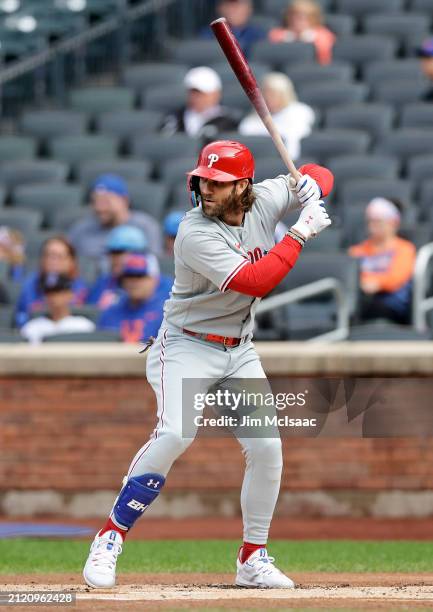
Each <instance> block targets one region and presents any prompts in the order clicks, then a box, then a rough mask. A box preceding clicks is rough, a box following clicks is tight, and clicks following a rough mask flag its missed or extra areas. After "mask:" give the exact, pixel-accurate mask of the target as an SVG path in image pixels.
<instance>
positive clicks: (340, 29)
mask: <svg viewBox="0 0 433 612" xmlns="http://www.w3.org/2000/svg"><path fill="white" fill-rule="evenodd" d="M325 26H326V27H327V28H329V29H330V30H331V32H334V34H335V35H336V36H337V37H341V36H350V35H352V34H353V33H354V31H355V28H356V21H355V19H354V18H353V16H352V15H337V14H332V13H328V14H327V15H325Z"/></svg>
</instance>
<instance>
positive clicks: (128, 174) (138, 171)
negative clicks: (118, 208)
mask: <svg viewBox="0 0 433 612" xmlns="http://www.w3.org/2000/svg"><path fill="white" fill-rule="evenodd" d="M151 170H152V164H151V163H150V162H148V161H146V160H145V159H131V158H128V159H113V160H110V159H108V160H102V161H100V160H97V161H86V162H83V163H82V164H79V165H78V167H77V180H78V181H79V182H80V183H81V184H82V186H83V187H84V188H85V189H88V188H89V187H90V186H91V185H92V183H93V182H94V181H95V180H96V179H97V178H98V176H100V175H101V174H118V175H119V176H121V177H122V178H124V179H125V180H126V181H145V180H147V179H148V178H149V177H150V174H151Z"/></svg>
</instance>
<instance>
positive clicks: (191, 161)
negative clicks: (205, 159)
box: [159, 155, 197, 190]
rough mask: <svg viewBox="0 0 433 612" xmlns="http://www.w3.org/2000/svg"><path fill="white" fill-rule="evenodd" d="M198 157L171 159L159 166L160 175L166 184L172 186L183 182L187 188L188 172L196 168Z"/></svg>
mask: <svg viewBox="0 0 433 612" xmlns="http://www.w3.org/2000/svg"><path fill="white" fill-rule="evenodd" d="M196 164H197V157H196V156H194V155H192V156H191V157H184V156H183V157H181V158H179V159H176V158H175V159H170V160H169V161H167V162H166V163H163V164H161V165H160V167H159V175H160V178H161V180H162V181H163V182H164V184H165V185H167V186H168V187H170V188H172V187H173V186H174V185H176V184H182V185H183V187H184V189H185V190H186V181H187V176H186V173H187V172H189V171H190V170H192V169H193V168H195V166H196Z"/></svg>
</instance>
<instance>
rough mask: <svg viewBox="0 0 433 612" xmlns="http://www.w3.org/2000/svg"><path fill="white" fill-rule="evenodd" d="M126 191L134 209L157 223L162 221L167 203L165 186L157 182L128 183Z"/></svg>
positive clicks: (166, 188)
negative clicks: (127, 190)
mask: <svg viewBox="0 0 433 612" xmlns="http://www.w3.org/2000/svg"><path fill="white" fill-rule="evenodd" d="M128 189H129V194H130V198H131V205H132V207H133V208H134V209H136V210H141V211H142V212H146V213H148V214H149V215H152V217H154V218H155V219H157V220H158V221H161V220H162V218H163V217H164V212H165V208H166V204H167V201H168V192H169V190H168V187H167V186H166V185H164V184H163V183H161V182H157V181H147V182H143V181H129V183H128Z"/></svg>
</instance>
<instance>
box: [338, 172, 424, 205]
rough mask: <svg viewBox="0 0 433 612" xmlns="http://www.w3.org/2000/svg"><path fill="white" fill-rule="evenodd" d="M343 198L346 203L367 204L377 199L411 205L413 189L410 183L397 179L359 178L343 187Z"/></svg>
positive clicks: (349, 181) (347, 182)
mask: <svg viewBox="0 0 433 612" xmlns="http://www.w3.org/2000/svg"><path fill="white" fill-rule="evenodd" d="M340 193H341V197H342V199H343V201H344V202H347V203H348V208H349V209H350V202H365V203H366V204H367V203H368V202H369V201H370V200H372V199H373V198H376V197H384V198H392V199H394V198H395V199H397V200H400V201H401V202H402V203H403V204H406V205H408V204H410V202H411V200H412V193H413V187H412V183H411V182H410V181H405V180H401V179H400V180H397V179H395V178H390V179H386V178H359V179H352V180H347V181H345V182H344V184H343V185H342V186H341V189H340Z"/></svg>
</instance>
